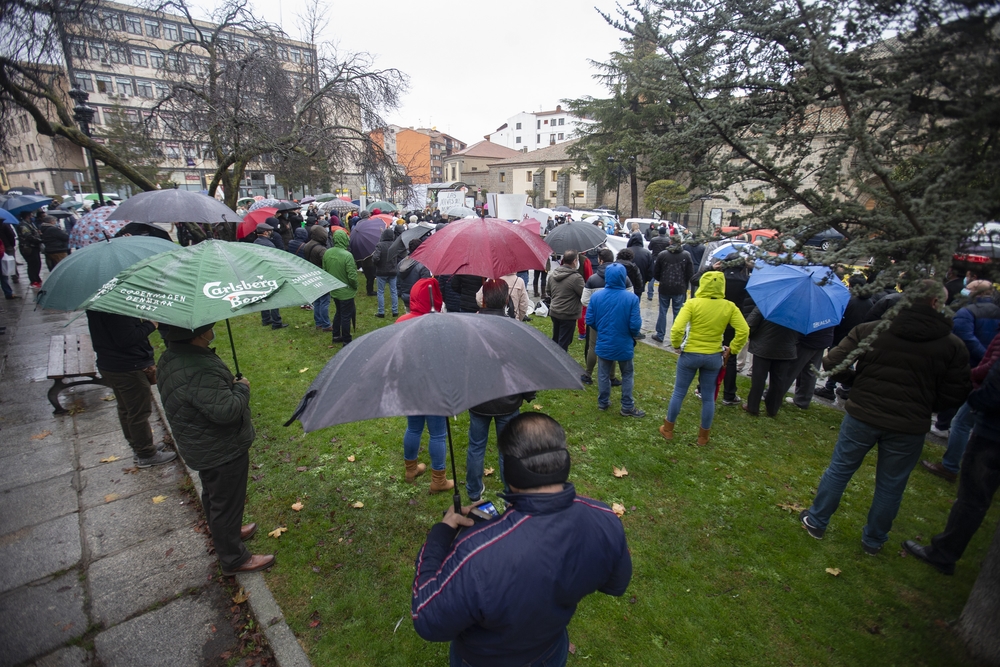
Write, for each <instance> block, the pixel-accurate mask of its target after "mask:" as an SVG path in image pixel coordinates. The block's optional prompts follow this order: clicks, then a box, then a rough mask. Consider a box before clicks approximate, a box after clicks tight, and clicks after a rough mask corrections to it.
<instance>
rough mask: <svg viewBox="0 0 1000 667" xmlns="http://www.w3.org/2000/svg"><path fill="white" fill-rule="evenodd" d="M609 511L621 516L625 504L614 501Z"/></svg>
mask: <svg viewBox="0 0 1000 667" xmlns="http://www.w3.org/2000/svg"><path fill="white" fill-rule="evenodd" d="M611 511H612V512H614V513H615V514H617V515H618V516H623V515H624V514H625V506H624V505H622V504H621V503H614V504H612V505H611Z"/></svg>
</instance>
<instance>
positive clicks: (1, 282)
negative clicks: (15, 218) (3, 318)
mask: <svg viewBox="0 0 1000 667" xmlns="http://www.w3.org/2000/svg"><path fill="white" fill-rule="evenodd" d="M0 224H2V223H0ZM0 288H2V289H3V295H4V296H5V297H12V296H14V290H12V289H11V287H10V283H9V282H7V276H5V275H3V274H2V273H0Z"/></svg>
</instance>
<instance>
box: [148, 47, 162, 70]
mask: <svg viewBox="0 0 1000 667" xmlns="http://www.w3.org/2000/svg"><path fill="white" fill-rule="evenodd" d="M149 65H150V67H155V68H156V69H163V52H161V51H150V52H149Z"/></svg>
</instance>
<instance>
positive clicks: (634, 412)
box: [618, 405, 646, 419]
mask: <svg viewBox="0 0 1000 667" xmlns="http://www.w3.org/2000/svg"><path fill="white" fill-rule="evenodd" d="M618 414H620V415H621V416H622V417H636V418H637V419H642V418H643V417H645V416H646V411H645V410H640V409H639V408H637V407H635V406H634V405H633V406H632V409H631V410H626V409H625V408H622V409H621V410H619V411H618Z"/></svg>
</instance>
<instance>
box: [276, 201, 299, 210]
mask: <svg viewBox="0 0 1000 667" xmlns="http://www.w3.org/2000/svg"><path fill="white" fill-rule="evenodd" d="M274 208H276V209H278V210H279V211H294V210H295V209H297V208H302V204H300V203H298V202H294V201H282V202H278V204H277V205H276V206H275V207H274Z"/></svg>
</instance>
